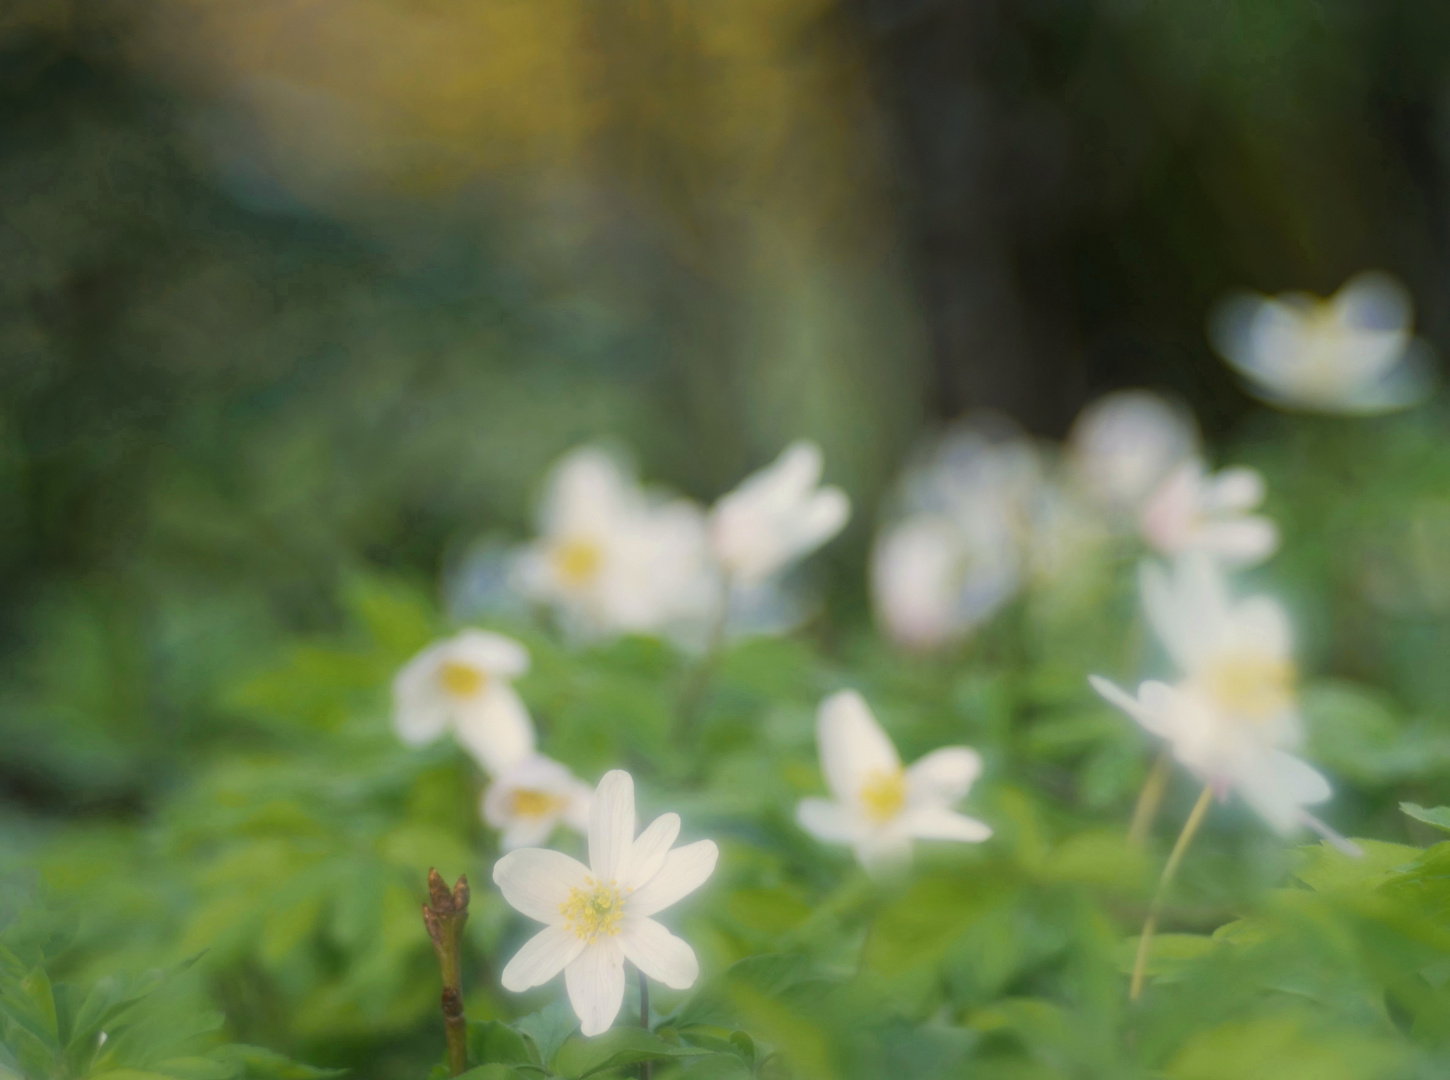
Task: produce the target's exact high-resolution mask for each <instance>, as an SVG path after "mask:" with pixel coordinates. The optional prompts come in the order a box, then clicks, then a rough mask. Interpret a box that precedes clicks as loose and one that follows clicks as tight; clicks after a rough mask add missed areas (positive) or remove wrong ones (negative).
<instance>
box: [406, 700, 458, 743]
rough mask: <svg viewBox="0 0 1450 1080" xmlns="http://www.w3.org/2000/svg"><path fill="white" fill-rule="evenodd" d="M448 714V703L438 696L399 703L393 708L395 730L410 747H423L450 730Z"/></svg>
mask: <svg viewBox="0 0 1450 1080" xmlns="http://www.w3.org/2000/svg"><path fill="white" fill-rule="evenodd" d="M448 712H449V710H448V702H446V701H444V700H443V699H442V698H441V697H440V696H438V695H436V694H429V695H428V696H427V697H420V698H415V699H413V700H411V701H398V702H397V703H396V704H395V705H394V707H393V730H394V731H396V732H397V733H398V738H400V739H402V740H403V742H405V743H407V744H408V745H409V746H422V745H424V744H425V743H430V742H433V741H434V740H435V739H437V738H438V736H440V735H442V734H443V732H445V731H447V730H448Z"/></svg>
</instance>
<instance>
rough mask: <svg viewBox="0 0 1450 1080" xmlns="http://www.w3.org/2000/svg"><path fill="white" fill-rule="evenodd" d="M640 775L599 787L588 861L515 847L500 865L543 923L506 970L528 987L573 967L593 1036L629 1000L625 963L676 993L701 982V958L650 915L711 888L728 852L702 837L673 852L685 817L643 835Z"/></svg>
mask: <svg viewBox="0 0 1450 1080" xmlns="http://www.w3.org/2000/svg"><path fill="white" fill-rule="evenodd" d="M634 830H635V817H634V780H633V779H632V778H631V777H630V775H629V773H627V772H624V771H622V770H619V769H615V770H613V771H612V772H608V773H606V774H605V775H604V779H603V780H601V781H600V782H599V788H598V789H597V790H596V791H595V793H594V805H593V808H592V810H591V812H590V818H589V865H588V866H585V865H584V864H583V863H581V862H579V861H578V860H576V859H571V858H570V857H569V856H567V855H564V854H561V853H560V852H557V851H549V850H547V849H545V848H522V849H520V850H518V851H512V852H509V853H508V854H507V855H505V856H504V857H503V858H501V859H499V861H498V862H497V863H495V864H494V867H493V880H494V882H495V884H497V885H498V887H499V889H500V891H502V893H503V896H504V899H505V900H507V901H508V902H509V903H510V904H511V905H512V906H513V907H514V908H516V909H517V910H518V911H520V912H522V913H523V914H525V915H527V916H528V917H529V918H531V919H535V920H537V921H538V922H541V923H544V924H545V926H544V929H543V930H541V931H540V932H539V933H538V934H536V935H535V936H534V937H532V938H530V939H529V941H528V942H526V943H525V944H524V947H523V948H522V949H520V950H519V951H518V952H517V953H516V954H515V955H514V958H513V959H512V960H510V961H509V962H508V965H507V966H506V967H505V968H504V969H503V977H502V981H503V985H504V988H505V989H506V990H512V991H513V992H515V993H521V992H523V991H525V990H528V989H530V988H531V987H535V986H539V985H540V984H542V983H545V982H547V981H548V980H550V979H552V978H553V977H554V976H555V975H557V974H559V972H561V971H562V972H563V973H564V985H565V987H566V988H567V990H568V992H569V1002H570V1004H572V1005H573V1006H574V1012H575V1013H576V1014H577V1015H578V1017H579V1023H580V1030H581V1031H582V1032H583V1033H584V1034H585V1035H598V1034H600V1033H601V1032H603V1031H606V1030H608V1028H609V1026H610V1025H611V1024H612V1023H614V1018H615V1017H616V1016H617V1015H618V1014H619V1008H620V1005H621V1003H622V1002H623V1000H624V962H625V960H628V961H629V962H630V963H632V964H633V965H634V966H635V967H636V968H638V969H639V970H640V971H641V972H643V973H644V974H645V975H646V976H648V977H649V978H651V979H654V980H656V981H658V982H661V983H663V984H664V985H666V986H668V987H671V988H672V989H675V990H683V989H686V988H687V987H689V986H692V985H693V984H694V982H695V979H696V978H698V976H699V974H700V965H699V961H697V960H696V959H695V952H694V950H693V949H691V948H690V946H689V945H688V944H686V943H685V942H684V941H681V940H680V939H679V938H677V937H675V935H674V934H672V933H670V932H669V931H668V930H666V929H665V928H664V927H663V926H662V925H660V924H659V923H658V922H656V921H655V920H654V919H653V918H652V917H651V916H653V915H656V914H658V913H659V912H661V911H663V910H664V909H665V908H667V907H669V906H670V905H671V904H673V903H675V902H676V901H678V900H680V899H682V898H683V897H685V896H687V895H688V894H690V893H691V892H693V891H694V890H695V889H697V888H699V887H700V886H701V885H702V884H704V882H705V879H706V878H708V877H709V876H710V874H711V873H712V872H713V871H714V869H715V862H716V860H717V859H718V858H719V854H720V852H719V849H718V848H716V846H715V844H714V842H713V841H710V840H697V841H696V842H695V843H693V844H686V845H685V846H684V847H679V848H672V845H673V844H674V842H675V838H676V837H677V836H678V835H679V832H680V818H679V815H678V814H662V815H660V816H659V817H658V818H656V819H655V820H654V821H653V822H652V823H651V824H650V826H649V827H648V828H646V829H645V830H644V832H642V833H640V834H639V836H637V837H636V836H635V834H634Z"/></svg>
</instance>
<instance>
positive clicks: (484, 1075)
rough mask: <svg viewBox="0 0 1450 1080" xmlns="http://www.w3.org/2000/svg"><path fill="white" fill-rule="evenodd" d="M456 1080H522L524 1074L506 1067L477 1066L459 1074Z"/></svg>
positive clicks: (497, 1065)
mask: <svg viewBox="0 0 1450 1080" xmlns="http://www.w3.org/2000/svg"><path fill="white" fill-rule="evenodd" d="M458 1080H524V1074H523V1073H521V1072H519V1071H518V1070H517V1069H512V1068H510V1067H509V1066H507V1065H499V1064H497V1063H495V1064H492V1065H479V1066H478V1067H477V1068H473V1069H469V1070H468V1071H467V1072H464V1073H459V1074H458Z"/></svg>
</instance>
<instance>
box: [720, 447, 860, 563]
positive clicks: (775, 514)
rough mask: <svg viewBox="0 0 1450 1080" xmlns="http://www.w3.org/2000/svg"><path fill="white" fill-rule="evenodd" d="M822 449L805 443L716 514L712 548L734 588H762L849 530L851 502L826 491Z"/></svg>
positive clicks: (761, 473)
mask: <svg viewBox="0 0 1450 1080" xmlns="http://www.w3.org/2000/svg"><path fill="white" fill-rule="evenodd" d="M823 469H824V459H823V457H822V455H821V448H820V447H819V446H817V445H816V444H815V443H813V442H809V441H807V440H801V441H799V442H795V443H792V444H791V445H790V446H788V447H786V449H785V451H784V452H783V453H782V454H781V455H780V457H778V458H777V459H776V460H775V461H774V462H773V463H772V464H771V465H769V466H767V467H766V468H764V469H761V470H760V471H759V472H757V473H754V474H753V475H751V476H749V477H747V478H746V479H745V481H744V482H743V483H741V485H740V486H739V487H737V488H736V489H735V490H734V491H731V492H730V493H728V494H727V495H724V496H722V497H721V499H720V501H719V502H717V503H716V504H715V507H714V509H712V510H711V511H710V544H711V547H712V549H713V551H714V554H715V558H716V559H717V560H718V562H719V564H720V566H721V568H722V569H723V570H724V571H725V573H726V575H727V576H728V577H729V579H730V581H731V582H732V583H738V584H741V585H746V586H750V585H758V584H759V583H761V582H763V581H764V580H765V579H766V578H768V577H770V576H771V575H772V574H775V573H776V572H778V571H780V570H781V569H783V568H784V567H785V566H786V565H788V564H789V563H791V562H794V561H795V560H796V559H799V558H803V557H804V556H806V555H809V554H810V553H811V552H813V551H815V550H816V549H817V548H819V547H820V546H821V545H822V544H824V543H826V541H828V540H830V539H831V537H833V536H835V535H836V534H837V533H838V532H840V531H841V529H842V528H843V527H845V524H846V520H847V519H848V518H849V517H850V516H851V500H850V499H849V498H847V496H846V493H845V492H844V491H842V490H841V489H840V488H838V487H821V486H820V483H821V473H822V471H823Z"/></svg>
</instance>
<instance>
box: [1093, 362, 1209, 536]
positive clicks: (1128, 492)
mask: <svg viewBox="0 0 1450 1080" xmlns="http://www.w3.org/2000/svg"><path fill="white" fill-rule="evenodd" d="M1197 452H1198V426H1197V425H1196V424H1195V423H1194V421H1193V416H1192V414H1191V413H1189V412H1188V410H1186V409H1184V408H1182V407H1181V406H1177V405H1174V404H1173V403H1172V402H1169V401H1168V400H1166V399H1165V398H1163V397H1160V396H1159V395H1158V394H1154V393H1152V392H1150V391H1147V390H1118V391H1114V392H1113V393H1111V394H1105V395H1103V396H1102V397H1100V398H1098V399H1097V400H1096V401H1093V402H1091V403H1090V404H1089V405H1088V406H1087V407H1086V408H1084V409H1083V410H1082V412H1081V413H1079V414H1078V417H1077V420H1075V421H1074V422H1073V425H1072V430H1071V431H1070V432H1069V433H1068V436H1067V454H1068V462H1069V466H1070V468H1071V471H1072V473H1073V474H1074V476H1075V478H1076V480H1077V482H1078V486H1079V487H1080V488H1081V489H1082V491H1083V492H1084V494H1085V495H1086V496H1087V497H1088V498H1089V499H1090V500H1091V501H1093V502H1094V503H1096V504H1097V505H1098V506H1100V507H1102V508H1103V509H1104V510H1107V511H1109V512H1110V513H1111V514H1114V515H1117V516H1126V517H1129V518H1130V519H1131V517H1133V516H1135V515H1136V514H1137V512H1138V510H1139V509H1140V508H1141V507H1142V505H1143V502H1144V500H1146V499H1147V498H1148V496H1149V495H1150V494H1152V492H1153V491H1154V489H1155V488H1157V487H1158V485H1159V484H1160V483H1161V482H1162V481H1163V479H1164V478H1165V477H1166V476H1167V475H1168V473H1169V472H1170V471H1171V470H1172V469H1174V468H1175V467H1176V466H1177V465H1179V464H1181V463H1182V462H1184V461H1186V460H1187V459H1189V458H1191V457H1193V456H1195V455H1196V454H1197Z"/></svg>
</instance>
